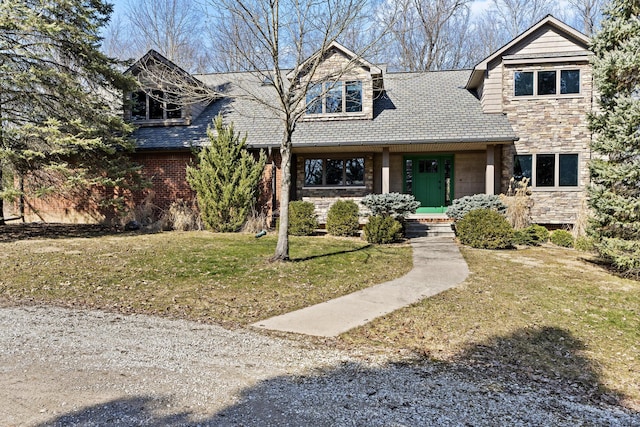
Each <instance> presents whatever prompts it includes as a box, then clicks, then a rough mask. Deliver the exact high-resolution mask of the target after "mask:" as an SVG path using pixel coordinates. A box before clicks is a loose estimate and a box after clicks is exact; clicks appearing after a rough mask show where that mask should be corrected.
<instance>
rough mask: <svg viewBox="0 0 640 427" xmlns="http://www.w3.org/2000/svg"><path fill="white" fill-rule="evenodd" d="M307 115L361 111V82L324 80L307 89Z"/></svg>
mask: <svg viewBox="0 0 640 427" xmlns="http://www.w3.org/2000/svg"><path fill="white" fill-rule="evenodd" d="M306 103H307V115H313V114H342V113H359V112H362V82H361V81H347V82H324V83H317V84H314V85H311V86H310V87H309V89H308V90H307V97H306Z"/></svg>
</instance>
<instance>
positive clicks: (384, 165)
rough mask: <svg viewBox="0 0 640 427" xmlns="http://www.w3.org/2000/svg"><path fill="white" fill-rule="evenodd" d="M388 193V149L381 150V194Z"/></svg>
mask: <svg viewBox="0 0 640 427" xmlns="http://www.w3.org/2000/svg"><path fill="white" fill-rule="evenodd" d="M387 193H389V147H384V148H382V194H387Z"/></svg>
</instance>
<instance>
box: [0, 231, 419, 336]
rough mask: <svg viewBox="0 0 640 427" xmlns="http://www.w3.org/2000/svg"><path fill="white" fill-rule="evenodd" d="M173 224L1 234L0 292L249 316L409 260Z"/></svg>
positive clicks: (334, 242) (362, 248)
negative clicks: (83, 232)
mask: <svg viewBox="0 0 640 427" xmlns="http://www.w3.org/2000/svg"><path fill="white" fill-rule="evenodd" d="M275 244H276V240H275V237H273V236H267V237H264V238H261V239H256V238H255V237H253V235H246V234H212V233H206V232H188V233H180V232H171V233H160V234H147V235H122V236H114V235H106V236H100V237H92V238H88V239H87V238H72V239H64V238H58V239H38V240H16V241H7V242H4V243H0V271H3V272H5V273H4V274H3V276H2V278H0V295H1V296H0V301H4V303H22V302H33V303H53V304H59V305H70V306H82V307H92V308H101V309H108V310H118V311H122V312H142V313H149V314H161V315H168V316H173V317H185V318H188V319H193V320H202V321H211V322H219V323H225V324H248V323H251V322H254V321H257V320H260V319H264V318H267V317H270V316H273V315H277V314H282V313H286V312H288V311H291V310H295V309H298V308H301V307H304V306H307V305H310V304H315V303H319V302H322V301H326V300H328V299H331V298H335V297H337V296H341V295H344V294H347V293H350V292H353V291H355V290H358V289H362V288H365V287H367V286H370V285H372V284H375V283H379V282H383V281H386V280H390V279H393V278H395V277H398V276H401V275H403V274H404V273H406V272H407V271H408V270H409V269H410V268H411V249H410V247H408V246H406V245H395V246H385V247H376V246H369V245H368V244H366V242H364V241H362V240H359V239H335V238H330V237H306V238H295V237H293V238H291V250H290V254H291V257H292V260H293V261H292V262H288V263H271V262H269V261H268V259H269V257H270V256H271V255H272V254H273V252H274V250H275Z"/></svg>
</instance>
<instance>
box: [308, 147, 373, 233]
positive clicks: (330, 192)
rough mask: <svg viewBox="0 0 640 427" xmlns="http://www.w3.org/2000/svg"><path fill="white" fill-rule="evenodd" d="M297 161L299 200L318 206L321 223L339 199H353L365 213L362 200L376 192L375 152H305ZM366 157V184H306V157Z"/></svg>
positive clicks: (317, 211)
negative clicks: (313, 185)
mask: <svg viewBox="0 0 640 427" xmlns="http://www.w3.org/2000/svg"><path fill="white" fill-rule="evenodd" d="M296 157H297V161H296V177H295V179H296V195H297V198H298V199H299V200H304V201H309V202H312V203H313V204H314V205H315V206H316V214H317V215H318V220H319V221H320V223H321V224H324V223H325V221H326V218H327V212H328V211H329V208H330V207H331V205H332V204H333V203H334V202H335V201H337V200H341V199H342V200H353V201H355V202H356V203H358V205H359V206H360V213H361V214H363V213H365V212H366V211H365V208H364V207H363V206H362V205H360V200H361V199H362V198H363V197H364V196H366V195H367V194H372V193H373V192H374V188H373V187H374V179H373V178H374V161H373V154H362V153H345V154H341V155H327V154H317V155H316V154H305V155H298V156H296ZM354 157H364V168H365V172H364V185H361V186H360V185H359V186H331V187H311V186H305V185H304V162H305V159H318V158H323V159H324V158H327V159H344V158H354Z"/></svg>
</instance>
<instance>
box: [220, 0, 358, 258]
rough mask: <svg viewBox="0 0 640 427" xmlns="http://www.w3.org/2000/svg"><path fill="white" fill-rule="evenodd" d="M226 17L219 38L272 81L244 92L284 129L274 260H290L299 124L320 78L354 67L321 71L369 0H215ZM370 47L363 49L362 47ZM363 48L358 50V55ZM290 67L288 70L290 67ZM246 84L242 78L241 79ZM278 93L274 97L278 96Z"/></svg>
mask: <svg viewBox="0 0 640 427" xmlns="http://www.w3.org/2000/svg"><path fill="white" fill-rule="evenodd" d="M211 1H212V9H213V10H216V11H219V13H220V14H221V15H222V18H223V20H222V21H220V22H221V23H226V24H227V25H221V26H220V33H219V37H221V39H222V40H224V41H225V42H226V43H229V48H230V49H231V50H232V51H233V52H234V55H237V59H236V63H235V65H237V66H239V67H242V68H245V69H246V70H248V71H252V72H253V73H255V74H256V75H258V76H259V78H261V79H265V80H268V81H269V82H271V83H272V91H270V92H269V93H268V94H267V96H268V97H269V99H266V98H263V97H262V96H265V95H264V94H263V95H262V96H261V94H260V93H255V91H253V90H251V89H250V88H246V90H243V88H240V90H241V91H243V93H244V95H245V96H246V97H247V98H249V99H251V100H253V101H254V102H257V103H260V104H261V105H262V106H263V107H266V108H267V109H268V110H269V111H271V113H272V114H273V117H275V118H277V120H278V121H279V123H280V126H281V129H282V139H281V141H280V155H281V171H282V179H281V192H280V228H279V232H278V243H277V246H276V250H275V254H274V256H273V258H272V259H273V260H276V261H280V260H287V259H289V237H288V228H289V194H290V188H291V149H292V137H293V134H294V131H295V129H296V124H297V123H298V121H299V119H300V118H301V117H302V115H303V114H304V113H305V104H306V101H307V99H306V98H307V94H308V93H309V89H310V88H311V87H312V85H314V84H317V83H318V81H322V80H327V81H335V80H337V79H339V78H340V76H341V75H342V74H344V73H345V72H347V71H348V69H349V67H348V66H347V67H342V68H340V69H337V70H335V71H334V72H333V73H332V74H331V75H319V74H318V73H317V72H318V68H319V66H320V65H321V64H322V63H323V61H324V59H325V58H326V55H327V54H328V52H329V50H330V49H331V47H332V44H333V43H334V42H336V41H338V39H339V38H340V37H341V36H344V35H345V34H346V33H347V31H348V29H349V28H352V27H353V24H354V23H355V22H356V21H357V20H358V18H359V17H360V16H361V15H362V12H363V10H364V7H365V6H366V3H367V2H366V0H322V1H317V0H270V1H264V0H211ZM364 50H366V49H363V51H364ZM360 54H362V51H361V52H358V53H357V54H356V57H359V56H360ZM288 70H289V71H288ZM240 85H241V83H240ZM273 97H275V99H273Z"/></svg>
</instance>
